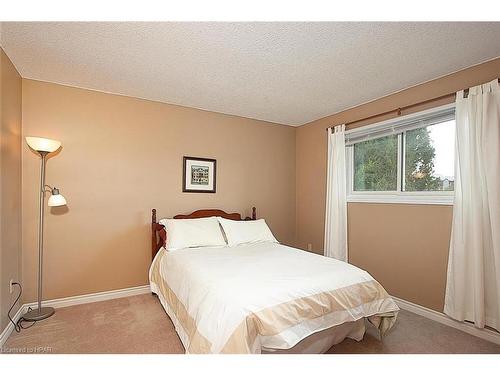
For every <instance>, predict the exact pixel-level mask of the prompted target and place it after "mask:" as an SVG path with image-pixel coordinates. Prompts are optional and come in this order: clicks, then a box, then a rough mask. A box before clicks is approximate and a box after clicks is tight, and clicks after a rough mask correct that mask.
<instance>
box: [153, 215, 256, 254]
mask: <svg viewBox="0 0 500 375" xmlns="http://www.w3.org/2000/svg"><path fill="white" fill-rule="evenodd" d="M211 216H220V217H223V218H225V219H230V220H256V219H257V214H256V209H255V207H252V217H246V218H244V219H242V218H241V215H240V214H238V213H231V214H228V213H227V212H224V211H222V210H217V209H208V210H197V211H194V212H192V213H190V214H189V215H175V216H174V219H199V218H201V217H211ZM166 242H167V232H166V231H165V227H164V226H163V225H161V224H160V223H158V222H157V221H156V209H155V208H153V209H152V210H151V256H152V258H151V259H153V258H154V257H155V255H156V253H157V252H158V251H159V250H160V249H161V248H162V246H165V243H166Z"/></svg>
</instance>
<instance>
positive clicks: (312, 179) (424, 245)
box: [296, 59, 500, 310]
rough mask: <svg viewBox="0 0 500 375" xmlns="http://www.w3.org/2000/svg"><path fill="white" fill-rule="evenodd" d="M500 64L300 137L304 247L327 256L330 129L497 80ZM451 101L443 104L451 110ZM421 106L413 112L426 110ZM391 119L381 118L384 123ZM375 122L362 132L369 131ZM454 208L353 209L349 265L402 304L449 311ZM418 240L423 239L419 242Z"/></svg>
mask: <svg viewBox="0 0 500 375" xmlns="http://www.w3.org/2000/svg"><path fill="white" fill-rule="evenodd" d="M498 76H500V59H496V60H492V61H490V62H488V63H485V64H481V65H478V66H475V67H472V68H468V69H465V70H462V71H460V72H457V73H453V74H450V75H448V76H445V77H442V78H439V79H436V80H433V81H430V82H427V83H425V84H422V85H418V86H415V87H412V88H409V89H407V90H404V91H401V92H399V93H396V94H394V95H390V96H387V97H384V98H381V99H378V100H375V101H373V102H370V103H367V104H364V105H361V106H358V107H355V108H352V109H349V110H346V111H343V112H340V113H337V114H334V115H332V116H328V117H326V118H323V119H320V120H317V121H313V122H311V123H309V124H306V125H304V126H301V127H299V128H298V129H297V148H296V150H297V154H296V157H297V161H296V165H297V173H296V179H297V196H296V202H297V211H296V218H297V221H296V236H297V245H298V246H299V247H301V248H304V249H306V248H307V245H308V244H309V243H310V244H312V247H313V251H315V252H317V253H322V252H323V233H324V216H325V191H326V131H325V129H326V128H327V127H328V126H332V125H338V124H342V123H347V122H351V121H355V120H358V119H361V118H364V117H368V116H371V115H375V114H377V113H382V112H385V111H389V110H393V109H395V108H398V107H404V106H408V105H411V104H415V103H420V102H423V101H425V100H428V99H432V98H435V97H440V96H442V95H445V94H448V93H451V92H455V91H458V90H460V89H464V88H467V87H470V86H474V85H477V84H480V83H483V82H487V81H490V80H493V79H495V78H497V77H498ZM445 102H446V100H444V101H441V102H440V104H444V103H445ZM426 107H428V106H421V107H420V108H415V109H414V110H421V109H425V108H426ZM388 117H389V116H385V117H379V118H376V119H373V120H371V121H370V122H371V123H373V122H378V121H382V120H385V119H387V118H388ZM367 123H368V122H364V123H360V124H357V126H358V125H366V124H367ZM451 213H452V208H451V207H450V206H431V205H425V206H418V205H387V204H380V205H374V204H361V203H360V204H350V205H349V207H348V224H349V228H348V231H349V233H348V234H349V252H350V261H351V262H352V263H354V264H356V265H359V266H361V267H362V268H364V269H366V270H367V271H368V272H371V273H372V274H373V276H375V277H376V278H377V279H379V280H380V281H381V282H382V284H383V285H384V287H386V289H387V290H388V291H389V292H390V293H392V294H394V295H396V296H398V297H401V298H404V299H406V300H409V301H412V302H415V303H418V304H420V305H423V306H426V307H429V308H432V309H436V310H442V306H443V303H444V301H443V297H444V287H445V280H446V263H447V256H448V245H449V236H450V226H451ZM416 233H424V234H425V235H423V236H422V235H419V237H418V238H417V237H416Z"/></svg>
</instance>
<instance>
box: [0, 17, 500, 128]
mask: <svg viewBox="0 0 500 375" xmlns="http://www.w3.org/2000/svg"><path fill="white" fill-rule="evenodd" d="M499 41H500V22H496V23H495V22H491V23H427V22H425V23H352V22H349V23H339V22H326V23H278V22H273V23H214V22H210V23H196V22H190V23H177V22H159V23H144V22H140V23H137V22H122V23H110V22H100V23H56V22H47V23H38V22H14V23H6V22H4V23H2V45H3V48H4V50H5V51H6V53H7V54H8V55H9V57H10V58H11V59H12V61H13V63H14V64H15V66H16V67H17V69H18V70H19V72H20V73H21V75H22V76H23V77H25V78H30V79H36V80H42V81H49V82H56V83H61V84H65V85H71V86H78V87H83V88H89V89H94V90H100V91H105V92H111V93H116V94H123V95H129V96H134V97H139V98H145V99H151V100H156V101H160V102H166V103H173V104H180V105H184V106H189V107H195V108H201V109H206V110H210V111H216V112H222V113H228V114H234V115H239V116H244V117H250V118H255V119H261V120H267V121H272V122H277V123H282V124H287V125H301V124H304V123H307V122H309V121H312V120H315V119H318V118H321V117H324V116H327V115H329V114H332V113H335V112H338V111H341V110H343V109H346V108H349V107H352V106H355V105H357V104H360V103H363V102H366V101H369V100H372V99H375V98H378V97H381V96H384V95H387V94H389V93H392V92H394V91H398V90H401V89H403V88H406V87H409V86H412V85H415V84H418V83H421V82H424V81H427V80H430V79H433V78H436V77H439V76H442V75H445V74H447V73H451V72H453V71H456V70H460V69H462V68H465V67H468V66H471V65H475V64H477V63H480V62H483V61H486V60H489V59H492V58H495V57H498V56H500V42H499Z"/></svg>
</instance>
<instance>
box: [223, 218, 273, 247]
mask: <svg viewBox="0 0 500 375" xmlns="http://www.w3.org/2000/svg"><path fill="white" fill-rule="evenodd" d="M217 219H218V220H219V223H220V225H221V226H222V229H224V233H225V234H226V238H227V244H228V245H229V246H236V245H239V244H243V243H252V242H278V241H277V240H276V238H274V236H273V234H272V232H271V229H269V227H268V226H267V224H266V221H265V220H264V219H259V220H249V221H239V220H228V219H224V218H222V217H217Z"/></svg>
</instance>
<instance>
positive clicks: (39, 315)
mask: <svg viewBox="0 0 500 375" xmlns="http://www.w3.org/2000/svg"><path fill="white" fill-rule="evenodd" d="M38 153H39V154H40V156H41V167H40V189H39V192H38V193H39V201H40V206H39V211H38V300H37V302H38V306H37V309H36V310H31V311H28V312H27V313H26V314H24V315H23V318H24V320H30V321H37V320H42V319H46V318H48V317H49V316H52V315H53V314H54V312H55V310H54V308H52V307H42V282H43V221H44V213H45V204H44V203H45V164H46V161H47V155H48V152H47V151H38Z"/></svg>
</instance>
